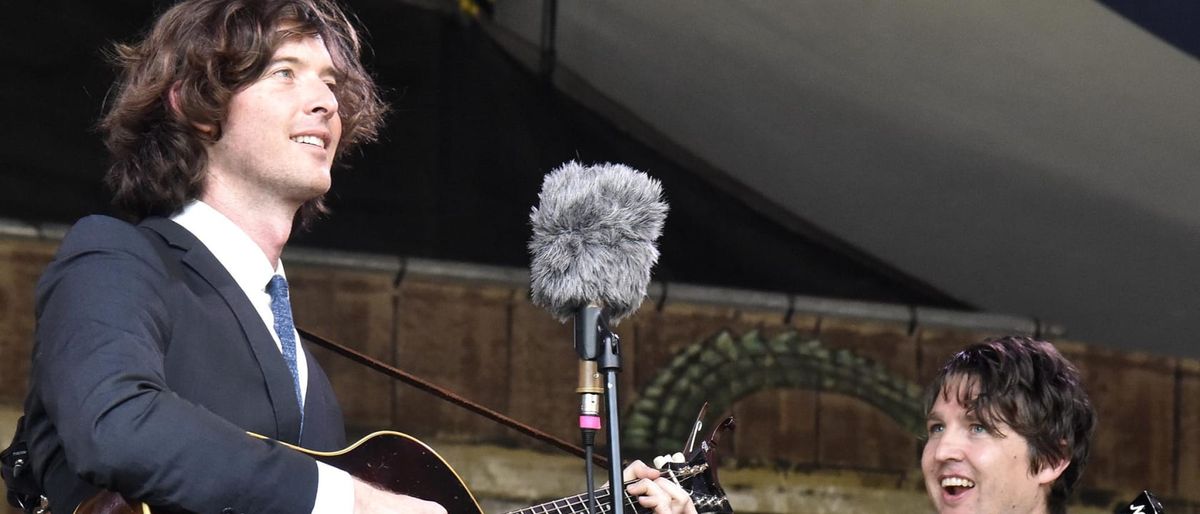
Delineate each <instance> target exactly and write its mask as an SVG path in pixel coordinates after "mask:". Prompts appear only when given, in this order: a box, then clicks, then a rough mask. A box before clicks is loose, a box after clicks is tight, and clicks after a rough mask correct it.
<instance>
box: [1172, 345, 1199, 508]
mask: <svg viewBox="0 0 1200 514" xmlns="http://www.w3.org/2000/svg"><path fill="white" fill-rule="evenodd" d="M1179 371H1180V373H1179V398H1178V401H1179V429H1180V430H1179V437H1178V438H1177V440H1178V442H1179V448H1178V450H1177V451H1178V454H1177V455H1176V463H1177V464H1178V468H1177V469H1176V478H1175V481H1176V488H1175V490H1176V494H1177V495H1178V496H1180V497H1182V498H1186V499H1189V500H1192V501H1200V361H1198V360H1195V359H1180V360H1179Z"/></svg>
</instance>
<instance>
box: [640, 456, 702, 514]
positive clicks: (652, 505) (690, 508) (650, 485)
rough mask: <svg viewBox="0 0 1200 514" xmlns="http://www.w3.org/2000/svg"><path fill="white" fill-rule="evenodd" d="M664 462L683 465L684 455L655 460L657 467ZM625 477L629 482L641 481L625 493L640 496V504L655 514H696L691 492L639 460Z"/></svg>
mask: <svg viewBox="0 0 1200 514" xmlns="http://www.w3.org/2000/svg"><path fill="white" fill-rule="evenodd" d="M660 462H662V463H666V462H683V454H681V453H678V454H676V455H675V456H665V457H656V458H655V459H654V463H655V465H657V466H660V467H661V466H662V464H660ZM622 474H623V475H624V479H625V481H626V482H628V481H630V480H637V482H634V483H631V484H629V485H628V486H626V487H625V492H627V493H629V494H630V495H633V496H636V497H637V501H638V503H639V504H641V506H643V507H645V508H647V509H650V510H651V511H653V512H654V514H696V505H695V504H693V503H692V497H691V496H690V495H688V493H687V491H684V490H683V488H682V487H680V486H679V484H677V483H675V482H674V481H673V480H671V478H670V477H668V476H666V475H664V474H663V473H662V472H660V471H659V470H657V469H654V468H652V467H650V466H647V465H646V464H645V463H644V462H642V461H640V460H635V461H633V463H632V464H630V465H629V466H628V467H626V468H625V470H624V471H623V472H622Z"/></svg>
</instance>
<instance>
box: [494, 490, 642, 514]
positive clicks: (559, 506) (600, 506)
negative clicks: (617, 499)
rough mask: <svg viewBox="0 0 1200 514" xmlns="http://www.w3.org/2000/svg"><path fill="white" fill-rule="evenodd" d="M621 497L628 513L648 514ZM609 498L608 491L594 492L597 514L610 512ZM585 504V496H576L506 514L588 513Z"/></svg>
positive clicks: (632, 501) (625, 495) (627, 498)
mask: <svg viewBox="0 0 1200 514" xmlns="http://www.w3.org/2000/svg"><path fill="white" fill-rule="evenodd" d="M622 496H624V497H625V503H624V505H625V508H626V509H628V510H627V511H628V512H635V513H644V512H649V509H647V508H645V507H642V506H641V505H640V504H638V502H637V501H635V500H634V499H633V497H631V496H629V494H628V493H624V494H622ZM611 498H612V495H611V494H610V493H609V490H608V489H598V490H596V509H597V510H598V511H599V513H604V512H612V503H610V502H611ZM587 502H588V497H587V494H577V495H575V496H568V497H566V498H560V499H558V500H554V501H551V502H546V503H542V504H539V505H534V506H532V507H526V508H524V509H521V510H514V511H511V512H508V513H507V514H576V513H580V514H583V513H586V512H588V505H587ZM599 513H598V514H599Z"/></svg>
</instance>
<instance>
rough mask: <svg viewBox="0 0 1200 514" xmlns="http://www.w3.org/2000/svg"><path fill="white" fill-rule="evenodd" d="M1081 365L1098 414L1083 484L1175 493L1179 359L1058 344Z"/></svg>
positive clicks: (1100, 487) (1096, 487)
mask: <svg viewBox="0 0 1200 514" xmlns="http://www.w3.org/2000/svg"><path fill="white" fill-rule="evenodd" d="M1055 346H1056V347H1058V349H1059V351H1060V352H1062V353H1063V355H1064V356H1066V357H1067V358H1068V359H1070V360H1071V362H1073V363H1075V365H1076V366H1077V367H1079V370H1080V373H1081V375H1082V376H1083V384H1084V387H1085V388H1086V389H1087V391H1088V395H1089V396H1090V397H1091V400H1092V404H1093V405H1094V406H1095V409H1096V415H1097V418H1098V420H1097V425H1096V435H1095V438H1094V440H1093V442H1092V451H1091V458H1090V459H1089V461H1088V465H1087V469H1086V470H1085V471H1084V476H1083V486H1084V487H1085V488H1095V489H1107V490H1116V491H1134V490H1140V489H1150V490H1152V491H1154V492H1155V493H1157V494H1160V495H1162V496H1172V495H1174V494H1176V492H1177V491H1176V489H1175V485H1174V476H1175V470H1174V465H1173V462H1174V460H1175V459H1174V457H1173V452H1174V451H1175V441H1176V437H1175V426H1174V425H1175V424H1174V416H1175V401H1176V398H1175V373H1174V370H1175V360H1174V359H1169V358H1165V357H1156V356H1150V355H1145V354H1139V353H1121V352H1116V351H1113V350H1108V349H1104V348H1100V347H1097V346H1086V345H1083V344H1078V343H1067V342H1059V341H1056V342H1055Z"/></svg>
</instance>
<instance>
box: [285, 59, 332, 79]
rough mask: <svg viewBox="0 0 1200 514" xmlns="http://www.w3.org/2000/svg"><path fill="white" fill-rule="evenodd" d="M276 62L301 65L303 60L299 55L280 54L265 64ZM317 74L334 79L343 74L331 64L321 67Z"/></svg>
mask: <svg viewBox="0 0 1200 514" xmlns="http://www.w3.org/2000/svg"><path fill="white" fill-rule="evenodd" d="M276 64H291V65H292V66H303V65H304V64H305V63H304V60H302V59H300V58H299V57H296V56H294V55H282V56H279V57H275V58H273V59H271V63H270V64H268V65H267V66H268V67H271V66H275V65H276ZM318 74H319V75H321V76H322V77H326V76H327V77H332V78H335V79H340V78H342V76H343V73H342V72H340V71H338V69H337V68H335V67H333V66H324V67H322V68H321V71H320V73H318Z"/></svg>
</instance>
